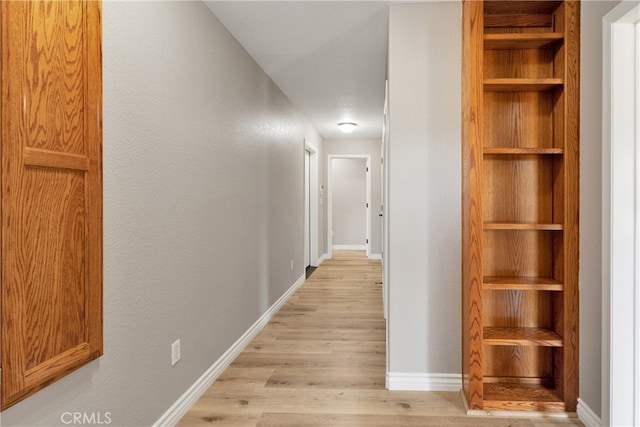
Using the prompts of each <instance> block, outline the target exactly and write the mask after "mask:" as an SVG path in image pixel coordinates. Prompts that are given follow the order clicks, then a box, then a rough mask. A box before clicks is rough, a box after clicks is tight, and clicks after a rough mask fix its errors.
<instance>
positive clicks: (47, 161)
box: [24, 147, 89, 171]
mask: <svg viewBox="0 0 640 427" xmlns="http://www.w3.org/2000/svg"><path fill="white" fill-rule="evenodd" d="M24 164H25V165H26V166H35V167H44V168H56V169H72V170H81V171H86V170H89V159H88V158H87V157H85V156H80V155H77V154H68V153H57V152H55V151H50V150H42V149H38V148H30V147H26V148H25V149H24Z"/></svg>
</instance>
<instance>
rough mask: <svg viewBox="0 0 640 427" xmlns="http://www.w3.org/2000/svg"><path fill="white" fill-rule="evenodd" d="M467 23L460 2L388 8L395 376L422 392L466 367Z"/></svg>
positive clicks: (390, 343)
mask: <svg viewBox="0 0 640 427" xmlns="http://www.w3.org/2000/svg"><path fill="white" fill-rule="evenodd" d="M460 20H461V5H460V4H459V3H458V2H437V3H422V4H392V5H391V7H390V16H389V62H388V64H389V68H388V79H389V119H390V127H389V134H390V139H389V146H388V150H389V157H388V158H385V161H387V162H388V168H389V202H388V205H387V208H388V209H387V214H388V215H389V242H388V243H389V253H388V254H385V257H386V258H385V259H386V260H387V262H388V268H389V286H390V289H389V326H388V343H387V346H388V349H389V356H388V357H389V366H388V370H389V373H390V378H391V379H392V382H393V377H402V376H409V377H410V378H411V379H412V380H413V381H414V383H416V382H421V383H422V384H421V387H429V386H430V385H429V381H430V380H429V379H428V378H427V375H443V374H444V375H450V374H456V373H458V374H459V372H460V363H461V362H460V280H461V279H460V221H461V220H460V188H461V187H460V185H461V184H460V158H461V154H460V129H461V124H460V96H461V95H460V78H461V71H460V66H461V65H460V58H461V50H460V49H461V47H460V46H461V35H460V31H461V26H460V25H458V24H457V23H460V22H461V21H460ZM432 385H433V384H432ZM434 387H435V386H434ZM435 388H437V387H435ZM459 388H460V386H458V389H459Z"/></svg>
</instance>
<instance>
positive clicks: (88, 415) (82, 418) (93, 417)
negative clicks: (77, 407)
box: [60, 412, 111, 425]
mask: <svg viewBox="0 0 640 427" xmlns="http://www.w3.org/2000/svg"><path fill="white" fill-rule="evenodd" d="M60 421H62V423H63V424H73V425H109V424H111V412H63V413H62V415H60Z"/></svg>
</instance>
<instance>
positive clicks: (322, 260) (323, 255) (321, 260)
mask: <svg viewBox="0 0 640 427" xmlns="http://www.w3.org/2000/svg"><path fill="white" fill-rule="evenodd" d="M328 257H329V254H322V256H321V257H320V258H318V267H320V266H321V265H322V263H323V262H325V261H326V260H327V259H328Z"/></svg>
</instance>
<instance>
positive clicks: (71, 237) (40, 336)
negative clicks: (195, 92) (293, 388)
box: [0, 0, 102, 409]
mask: <svg viewBox="0 0 640 427" xmlns="http://www.w3.org/2000/svg"><path fill="white" fill-rule="evenodd" d="M1 7H2V9H1V12H2V17H1V22H2V32H1V34H2V39H1V49H2V56H1V58H2V62H1V68H2V74H1V81H2V84H1V87H2V104H1V106H0V109H1V111H0V117H1V122H2V132H1V138H2V139H1V140H0V146H1V149H0V154H1V157H2V159H1V166H0V167H1V175H0V179H1V182H0V186H1V189H2V192H1V203H0V216H1V220H2V227H1V242H2V244H1V261H2V267H1V270H2V271H1V276H0V280H1V282H0V287H1V293H0V298H1V300H0V303H1V310H0V315H1V327H2V331H1V332H2V333H1V342H0V343H1V346H0V347H1V353H2V355H1V362H2V400H1V404H2V409H5V408H7V407H9V406H11V405H13V404H14V403H16V402H18V401H20V400H21V399H23V398H24V397H26V396H28V395H30V394H32V393H34V392H35V391H37V390H39V389H41V388H42V387H45V386H46V385H48V384H50V383H52V382H54V381H56V380H58V379H60V378H61V377H63V376H64V375H66V374H68V373H69V372H71V371H73V370H75V369H77V368H79V367H80V366H82V365H84V364H86V363H87V362H89V361H91V360H93V359H95V358H97V357H99V356H100V355H101V354H102V93H101V92H102V60H101V16H100V15H101V3H100V2H97V1H76V0H63V1H59V0H55V1H40V0H38V1H3V2H2V6H1Z"/></svg>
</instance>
